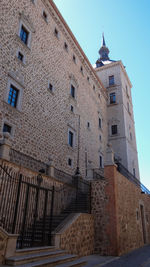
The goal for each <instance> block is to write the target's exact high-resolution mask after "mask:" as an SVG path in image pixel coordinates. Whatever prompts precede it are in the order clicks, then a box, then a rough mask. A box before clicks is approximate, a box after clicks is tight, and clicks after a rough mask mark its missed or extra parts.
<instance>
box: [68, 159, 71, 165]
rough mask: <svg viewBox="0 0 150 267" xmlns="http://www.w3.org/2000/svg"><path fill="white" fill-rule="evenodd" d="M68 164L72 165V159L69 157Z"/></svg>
mask: <svg viewBox="0 0 150 267" xmlns="http://www.w3.org/2000/svg"><path fill="white" fill-rule="evenodd" d="M68 165H69V166H72V159H70V158H69V159H68Z"/></svg>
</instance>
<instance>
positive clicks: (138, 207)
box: [92, 165, 150, 255]
mask: <svg viewBox="0 0 150 267" xmlns="http://www.w3.org/2000/svg"><path fill="white" fill-rule="evenodd" d="M92 214H93V216H94V229H95V253H99V254H101V255H122V254H124V253H127V252H129V251H131V250H133V249H136V248H139V247H141V246H143V245H144V244H145V243H147V244H148V243H150V196H149V195H146V194H143V193H142V192H141V189H140V187H137V186H136V185H135V184H133V183H132V182H131V181H129V180H128V179H127V178H126V177H124V176H123V175H122V174H121V173H119V172H118V171H117V168H116V166H115V165H112V166H107V167H105V179H104V180H96V181H93V182H92ZM142 217H143V218H142Z"/></svg>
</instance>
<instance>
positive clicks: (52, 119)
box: [0, 0, 107, 176]
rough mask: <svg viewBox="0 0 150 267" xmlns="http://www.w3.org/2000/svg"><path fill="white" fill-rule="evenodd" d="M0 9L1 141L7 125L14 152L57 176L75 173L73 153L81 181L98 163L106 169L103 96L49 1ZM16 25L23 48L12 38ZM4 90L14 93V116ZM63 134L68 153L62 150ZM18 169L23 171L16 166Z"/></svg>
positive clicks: (13, 3)
mask: <svg viewBox="0 0 150 267" xmlns="http://www.w3.org/2000/svg"><path fill="white" fill-rule="evenodd" d="M1 7H2V8H1V12H2V13H1V17H2V25H1V29H2V32H3V34H2V35H1V47H0V53H1V59H2V60H1V62H0V69H1V71H0V73H1V95H0V112H1V113H0V131H1V137H2V135H3V126H4V124H8V125H9V126H11V127H12V129H11V138H12V149H13V150H15V151H17V152H19V153H22V154H24V155H25V157H28V156H30V157H31V158H32V159H35V160H37V161H38V162H43V163H44V164H49V161H50V160H51V159H53V162H54V166H55V167H56V168H58V169H61V170H64V171H66V172H68V173H70V174H74V172H75V169H76V167H77V157H78V147H79V150H80V151H79V162H80V170H81V174H82V176H85V173H86V171H87V169H92V168H98V167H99V156H100V155H101V156H102V158H103V164H104V161H105V151H106V149H105V148H106V144H107V140H106V138H105V136H107V120H106V101H107V96H106V90H105V88H104V87H103V85H102V83H101V81H100V80H99V78H98V77H97V75H96V73H95V71H94V70H93V68H92V66H91V65H90V63H89V62H88V60H87V58H86V56H85V54H84V53H83V51H82V50H81V48H80V46H79V45H78V43H77V41H76V40H75V38H74V36H73V34H72V33H71V31H70V30H69V28H68V26H67V25H66V24H65V22H64V20H63V18H62V17H61V15H60V14H59V12H58V10H57V8H56V7H55V5H54V3H53V1H48V0H45V1H42V0H39V1H35V3H33V1H25V0H21V1H17V2H16V1H14V0H13V1H11V3H10V1H8V0H6V1H2V3H1ZM43 11H45V13H46V16H47V18H44V16H43ZM22 25H23V27H24V28H25V29H26V30H27V31H28V43H27V44H25V43H24V42H23V41H21V38H20V37H19V36H20V31H21V27H22ZM18 52H20V53H21V54H22V55H23V56H24V60H23V61H21V60H19V59H18ZM81 67H82V70H81ZM11 85H13V86H14V87H15V88H17V90H18V100H17V105H16V108H15V107H12V106H11V105H10V104H8V95H9V90H10V87H11ZM71 85H73V86H74V88H75V96H74V97H72V96H71V91H70V90H71ZM71 106H72V107H71ZM89 107H90V108H89ZM71 108H73V110H71ZM79 117H80V125H79ZM99 118H100V119H101V123H102V126H101V127H99ZM69 131H71V132H72V133H73V135H74V140H73V147H71V146H70V145H68V132H69ZM56 133H57V134H56ZM68 159H71V166H69V165H68ZM17 163H19V164H20V165H22V158H20V162H18V159H17Z"/></svg>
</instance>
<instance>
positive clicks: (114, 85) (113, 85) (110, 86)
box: [106, 84, 117, 89]
mask: <svg viewBox="0 0 150 267" xmlns="http://www.w3.org/2000/svg"><path fill="white" fill-rule="evenodd" d="M116 86H117V85H116V84H112V85H109V86H107V87H106V88H107V89H109V88H112V87H116Z"/></svg>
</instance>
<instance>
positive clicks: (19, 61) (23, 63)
mask: <svg viewBox="0 0 150 267" xmlns="http://www.w3.org/2000/svg"><path fill="white" fill-rule="evenodd" d="M15 58H16V60H17V61H18V63H20V64H21V65H22V66H23V67H26V62H23V61H21V60H20V59H19V58H18V57H17V56H15Z"/></svg>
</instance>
